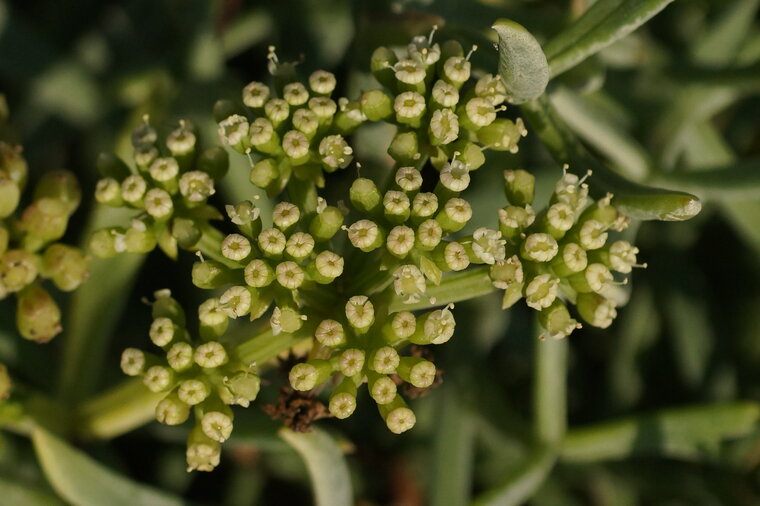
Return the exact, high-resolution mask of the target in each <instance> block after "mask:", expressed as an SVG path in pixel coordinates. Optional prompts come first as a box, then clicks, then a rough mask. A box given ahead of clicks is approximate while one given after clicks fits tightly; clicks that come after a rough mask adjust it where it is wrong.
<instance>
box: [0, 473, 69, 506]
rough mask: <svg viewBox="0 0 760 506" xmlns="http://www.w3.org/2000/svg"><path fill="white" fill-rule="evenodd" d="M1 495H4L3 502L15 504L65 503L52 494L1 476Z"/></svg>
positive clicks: (19, 505)
mask: <svg viewBox="0 0 760 506" xmlns="http://www.w3.org/2000/svg"><path fill="white" fill-rule="evenodd" d="M0 497H2V502H3V504H12V505H14V506H59V505H63V504H64V502H63V501H61V500H60V499H58V498H57V497H55V496H54V495H52V494H49V493H47V492H44V491H42V490H38V489H36V488H32V487H31V486H29V485H25V484H22V483H19V482H15V481H11V480H9V479H6V478H0Z"/></svg>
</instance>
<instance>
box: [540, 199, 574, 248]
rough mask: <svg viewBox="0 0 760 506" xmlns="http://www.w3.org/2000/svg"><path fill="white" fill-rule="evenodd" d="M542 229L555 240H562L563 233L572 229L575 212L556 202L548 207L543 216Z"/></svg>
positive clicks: (562, 203) (567, 206)
mask: <svg viewBox="0 0 760 506" xmlns="http://www.w3.org/2000/svg"><path fill="white" fill-rule="evenodd" d="M543 221H544V227H545V230H546V231H547V232H549V234H551V236H552V237H554V238H555V239H562V237H564V235H565V233H566V232H567V231H568V230H570V229H571V228H572V227H573V224H574V222H575V212H574V211H573V208H572V207H570V206H569V205H567V204H565V203H564V202H557V203H555V204H552V205H551V206H549V209H548V210H547V211H546V215H545V216H544V220H543Z"/></svg>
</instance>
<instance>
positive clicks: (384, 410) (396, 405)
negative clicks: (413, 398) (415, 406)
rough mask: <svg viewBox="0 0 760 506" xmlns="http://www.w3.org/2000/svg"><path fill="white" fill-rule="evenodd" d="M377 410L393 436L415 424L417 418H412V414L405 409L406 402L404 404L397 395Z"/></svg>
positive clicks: (409, 410)
mask: <svg viewBox="0 0 760 506" xmlns="http://www.w3.org/2000/svg"><path fill="white" fill-rule="evenodd" d="M378 409H379V410H380V415H381V416H382V417H383V420H385V424H386V425H387V426H388V430H390V431H391V432H393V433H394V434H401V433H403V432H406V431H408V430H409V429H411V428H412V427H414V424H416V423H417V417H415V416H414V412H413V411H412V410H411V409H409V408H408V407H407V405H406V402H404V399H402V398H401V396H400V395H397V396H396V398H395V399H393V401H391V402H389V403H388V404H381V405H379V406H378Z"/></svg>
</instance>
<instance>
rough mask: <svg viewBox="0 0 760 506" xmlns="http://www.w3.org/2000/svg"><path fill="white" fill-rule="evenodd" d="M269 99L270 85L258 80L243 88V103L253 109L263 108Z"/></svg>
mask: <svg viewBox="0 0 760 506" xmlns="http://www.w3.org/2000/svg"><path fill="white" fill-rule="evenodd" d="M268 99H269V86H267V85H266V84H264V83H259V82H256V81H253V82H250V83H248V84H247V85H245V88H243V103H244V104H245V105H246V106H247V107H250V108H251V109H261V108H262V107H264V104H265V103H266V102H267V100H268Z"/></svg>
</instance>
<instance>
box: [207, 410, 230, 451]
mask: <svg viewBox="0 0 760 506" xmlns="http://www.w3.org/2000/svg"><path fill="white" fill-rule="evenodd" d="M214 404H216V403H214ZM214 408H217V406H216V405H215V406H214ZM203 411H204V413H203V416H202V417H201V420H200V422H201V430H203V433H204V434H206V435H207V436H208V437H210V438H211V439H213V440H214V441H218V442H219V443H224V442H225V441H227V440H228V439H229V438H230V436H231V435H232V410H231V409H230V408H229V407H228V406H224V405H220V406H218V410H214V411H210V410H206V409H204V410H203Z"/></svg>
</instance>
